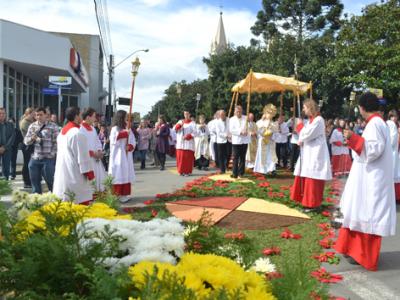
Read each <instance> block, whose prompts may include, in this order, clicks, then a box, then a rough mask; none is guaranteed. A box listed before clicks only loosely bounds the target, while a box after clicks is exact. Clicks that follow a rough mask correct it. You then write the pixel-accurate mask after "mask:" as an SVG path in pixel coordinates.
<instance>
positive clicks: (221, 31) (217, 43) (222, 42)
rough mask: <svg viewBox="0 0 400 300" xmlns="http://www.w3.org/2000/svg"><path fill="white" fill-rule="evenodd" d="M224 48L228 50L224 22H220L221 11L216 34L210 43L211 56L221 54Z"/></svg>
mask: <svg viewBox="0 0 400 300" xmlns="http://www.w3.org/2000/svg"><path fill="white" fill-rule="evenodd" d="M226 48H228V42H227V41H226V35H225V28H224V21H223V20H222V9H221V12H220V14H219V22H218V28H217V34H216V35H215V37H214V39H213V41H212V42H211V55H218V54H221V53H222V52H223V51H224V50H225V49H226Z"/></svg>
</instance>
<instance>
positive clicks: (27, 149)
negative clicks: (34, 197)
mask: <svg viewBox="0 0 400 300" xmlns="http://www.w3.org/2000/svg"><path fill="white" fill-rule="evenodd" d="M34 121H35V111H34V110H33V108H31V107H28V108H27V109H26V110H25V114H24V116H23V118H22V119H21V120H20V122H19V129H20V130H21V134H22V138H25V136H26V134H27V133H28V128H29V126H30V125H31V124H32V123H33V122H34ZM33 148H34V146H33V145H32V146H26V145H25V144H24V143H22V144H21V150H22V155H23V156H24V165H23V167H22V179H23V180H24V188H25V189H31V188H32V184H31V178H30V177H29V167H28V164H29V161H30V160H31V156H32V153H33Z"/></svg>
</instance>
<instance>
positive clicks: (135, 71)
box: [128, 57, 140, 128]
mask: <svg viewBox="0 0 400 300" xmlns="http://www.w3.org/2000/svg"><path fill="white" fill-rule="evenodd" d="M139 66H140V61H139V57H136V59H135V60H134V61H132V72H131V73H132V89H131V99H130V103H129V115H128V128H131V127H132V103H133V92H134V90H135V79H136V76H137V74H138V71H139Z"/></svg>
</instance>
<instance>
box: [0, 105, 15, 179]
mask: <svg viewBox="0 0 400 300" xmlns="http://www.w3.org/2000/svg"><path fill="white" fill-rule="evenodd" d="M14 140H15V129H14V126H13V124H11V123H10V122H7V120H6V110H5V109H4V108H0V158H1V165H2V173H3V176H4V178H5V179H6V180H8V179H9V177H10V163H11V156H12V147H13V145H14Z"/></svg>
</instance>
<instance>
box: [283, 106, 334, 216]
mask: <svg viewBox="0 0 400 300" xmlns="http://www.w3.org/2000/svg"><path fill="white" fill-rule="evenodd" d="M303 111H304V113H305V115H306V116H307V117H308V118H309V122H308V123H307V125H304V123H302V121H301V120H299V123H298V125H297V127H296V131H297V132H298V134H299V146H300V156H299V159H298V160H297V163H296V167H295V170H294V175H295V179H294V184H293V186H292V189H291V192H290V198H291V199H292V200H294V201H296V202H299V203H301V205H302V206H303V207H304V210H305V211H306V212H309V211H313V210H316V209H318V208H319V207H320V206H321V204H322V199H323V196H324V187H325V181H327V180H331V179H332V169H331V162H330V158H329V151H328V145H327V143H326V135H325V121H324V119H323V118H322V117H321V116H320V115H319V107H318V105H317V103H316V102H315V101H314V100H311V99H308V100H306V101H304V104H303Z"/></svg>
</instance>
